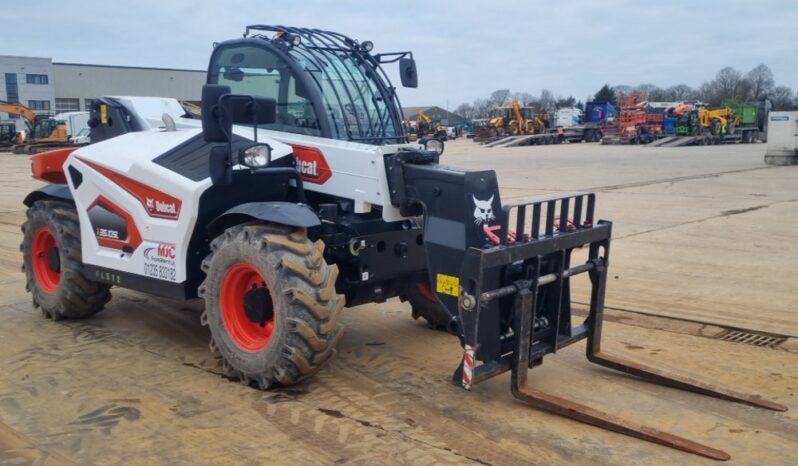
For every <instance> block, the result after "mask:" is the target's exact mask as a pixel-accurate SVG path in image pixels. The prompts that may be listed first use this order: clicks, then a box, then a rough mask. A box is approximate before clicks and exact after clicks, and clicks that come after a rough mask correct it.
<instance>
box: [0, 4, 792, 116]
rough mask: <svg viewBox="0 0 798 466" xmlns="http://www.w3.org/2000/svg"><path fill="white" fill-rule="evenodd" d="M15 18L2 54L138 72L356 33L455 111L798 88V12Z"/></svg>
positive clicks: (240, 11)
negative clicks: (623, 90) (757, 87)
mask: <svg viewBox="0 0 798 466" xmlns="http://www.w3.org/2000/svg"><path fill="white" fill-rule="evenodd" d="M3 15H4V18H5V20H4V21H3V27H2V36H3V40H2V41H0V55H2V54H5V55H26V56H43V57H51V58H52V59H53V60H54V61H61V62H78V63H96V64H112V65H128V66H155V67H174V68H189V69H205V68H206V67H207V62H208V57H209V55H210V51H211V45H212V43H213V42H215V41H223V40H226V39H231V38H236V37H240V35H241V34H242V33H243V30H244V26H246V25H248V24H283V25H291V26H303V27H312V28H319V29H328V30H333V31H337V32H342V33H344V34H347V35H349V36H351V37H353V38H355V39H358V40H361V41H362V40H372V41H373V42H374V43H375V50H376V51H378V52H390V51H399V50H412V51H413V53H414V56H415V58H416V61H417V63H418V68H419V87H418V89H402V90H401V91H400V97H401V99H402V103H403V104H404V105H407V106H411V105H439V106H441V107H446V106H447V105H448V107H449V108H450V109H453V108H455V107H456V106H457V105H459V104H461V103H463V102H471V101H473V100H474V98H476V97H482V96H486V95H487V94H488V93H490V92H491V91H493V90H495V89H499V88H509V89H511V90H512V91H526V92H531V93H533V94H538V93H539V92H540V89H541V88H548V89H550V90H552V91H553V92H554V93H555V94H556V95H562V96H568V95H573V96H574V97H576V98H577V99H584V98H585V97H587V96H588V95H591V94H594V93H595V92H596V91H597V90H598V88H599V87H600V86H601V85H602V84H604V83H605V82H606V83H610V84H630V85H634V84H639V83H653V84H657V85H660V86H667V85H671V84H678V83H685V84H688V85H690V86H697V85H699V84H700V83H701V82H703V81H705V80H708V79H711V78H712V77H713V76H714V74H715V73H716V72H717V71H718V70H719V69H720V68H722V67H724V66H727V65H731V66H734V67H735V68H737V69H739V70H741V71H743V72H746V71H748V70H750V69H751V68H753V67H754V66H756V65H757V64H759V63H765V64H767V65H768V66H770V67H771V69H772V70H773V72H774V74H775V76H776V82H777V84H781V85H787V86H790V87H791V88H793V89H795V88H796V87H798V2H796V1H795V0H773V1H754V0H747V1H736V0H725V1H712V0H710V1H690V0H671V1H668V0H659V1H657V2H646V1H643V0H637V1H635V0H613V1H610V0H603V1H602V0H594V1H587V0H574V1H567V0H563V1H531V0H526V1H524V0H506V1H502V0H492V1H486V0H480V1H469V0H460V1H449V0H436V1H431V2H424V1H413V2H409V1H402V2H398V1H397V2H381V1H369V0H358V1H350V0H330V1H320V0H312V1H299V0H297V1H293V2H292V1H286V0H283V1H279V2H278V1H264V0H261V1H255V0H249V1H246V0H227V1H198V0H160V1H153V0H126V1H113V0H85V1H78V2H76V1H64V0H57V1H55V0H33V1H27V2H13V6H12V5H9V8H4V13H3ZM394 66H395V65H394Z"/></svg>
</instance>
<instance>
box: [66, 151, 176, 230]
mask: <svg viewBox="0 0 798 466" xmlns="http://www.w3.org/2000/svg"><path fill="white" fill-rule="evenodd" d="M78 160H80V161H81V162H83V163H85V164H86V165H88V166H90V167H91V168H93V169H95V170H97V171H98V172H100V173H102V174H103V175H105V176H106V177H107V178H108V179H110V180H111V181H113V182H114V183H116V184H118V185H119V186H121V187H122V189H124V190H125V191H127V192H129V193H130V194H131V195H132V196H133V197H135V198H136V199H138V201H139V202H141V205H142V206H144V209H145V210H146V211H147V215H149V216H150V217H157V218H165V219H169V220H177V219H178V217H180V205H181V202H180V199H177V198H176V197H173V196H170V195H169V194H166V193H163V192H161V191H158V190H157V189H155V188H152V187H150V186H147V185H146V184H144V183H142V182H140V181H136V180H134V179H132V178H128V177H127V176H125V175H123V174H121V173H117V172H116V171H114V170H111V169H110V168H106V167H103V166H102V165H100V164H97V163H94V162H91V161H89V160H86V159H82V158H80V157H78Z"/></svg>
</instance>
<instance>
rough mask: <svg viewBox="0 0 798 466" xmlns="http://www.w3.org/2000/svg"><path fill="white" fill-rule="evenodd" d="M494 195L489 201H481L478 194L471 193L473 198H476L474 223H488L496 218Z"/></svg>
mask: <svg viewBox="0 0 798 466" xmlns="http://www.w3.org/2000/svg"><path fill="white" fill-rule="evenodd" d="M493 197H494V196H491V197H490V199H488V200H487V201H480V200H479V199H477V197H476V196H474V195H473V194H472V195H471V198H472V199H474V224H476V225H483V224H484V225H487V224H489V223H490V222H491V220H494V219H495V218H496V216H495V215H493Z"/></svg>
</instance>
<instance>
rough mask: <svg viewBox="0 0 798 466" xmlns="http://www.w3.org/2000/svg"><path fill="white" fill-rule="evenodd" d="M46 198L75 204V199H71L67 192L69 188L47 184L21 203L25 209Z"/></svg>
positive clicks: (70, 192) (62, 185)
mask: <svg viewBox="0 0 798 466" xmlns="http://www.w3.org/2000/svg"><path fill="white" fill-rule="evenodd" d="M47 198H56V199H63V200H65V201H70V202H75V199H74V198H73V197H72V191H70V190H69V186H67V185H65V184H48V185H45V186H42V187H41V188H39V189H37V190H36V191H32V192H31V193H30V194H28V195H27V196H25V199H24V200H23V201H22V203H23V204H25V205H26V206H27V207H32V206H33V204H34V203H35V202H36V201H39V200H42V199H47Z"/></svg>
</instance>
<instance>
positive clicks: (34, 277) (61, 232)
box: [20, 199, 111, 320]
mask: <svg viewBox="0 0 798 466" xmlns="http://www.w3.org/2000/svg"><path fill="white" fill-rule="evenodd" d="M27 217H28V219H27V221H26V222H25V223H24V224H23V225H22V232H23V241H22V244H21V245H20V250H21V251H22V256H23V264H22V269H23V271H24V272H25V278H26V288H27V290H28V291H30V292H31V294H32V295H33V305H34V307H40V308H41V310H42V313H43V314H44V315H45V317H47V318H50V319H53V320H61V319H78V318H81V317H88V316H90V315H93V314H96V313H97V312H100V311H101V310H102V309H103V307H104V306H105V304H106V303H107V302H108V301H109V300H110V299H111V293H110V291H109V289H110V286H109V285H105V284H102V283H98V282H94V281H91V280H88V279H86V277H84V276H83V264H82V262H81V245H80V225H79V223H78V214H77V212H76V211H75V207H74V206H73V205H72V204H70V203H67V202H64V201H57V200H50V199H46V200H40V201H37V202H36V203H35V204H34V205H33V206H32V207H31V208H30V209H28V212H27Z"/></svg>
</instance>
